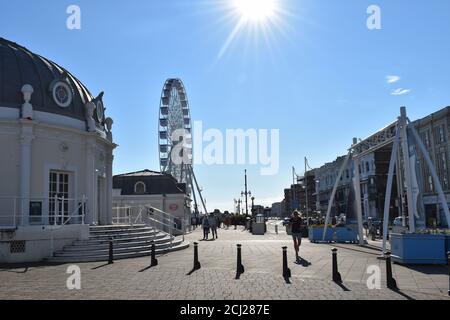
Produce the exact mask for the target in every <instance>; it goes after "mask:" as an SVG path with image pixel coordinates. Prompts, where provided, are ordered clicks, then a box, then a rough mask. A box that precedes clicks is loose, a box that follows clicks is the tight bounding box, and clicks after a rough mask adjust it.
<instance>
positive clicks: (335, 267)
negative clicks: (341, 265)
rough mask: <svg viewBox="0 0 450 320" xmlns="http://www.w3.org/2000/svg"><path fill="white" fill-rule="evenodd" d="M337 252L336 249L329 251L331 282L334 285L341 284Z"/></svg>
mask: <svg viewBox="0 0 450 320" xmlns="http://www.w3.org/2000/svg"><path fill="white" fill-rule="evenodd" d="M337 251H338V250H337V249H336V248H333V249H332V250H331V252H332V256H333V281H334V282H336V283H342V277H341V274H340V273H339V271H338V261H337Z"/></svg>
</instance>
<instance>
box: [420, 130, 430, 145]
mask: <svg viewBox="0 0 450 320" xmlns="http://www.w3.org/2000/svg"><path fill="white" fill-rule="evenodd" d="M422 142H423V144H424V145H425V147H427V148H429V147H430V132H429V131H428V130H427V131H425V132H422Z"/></svg>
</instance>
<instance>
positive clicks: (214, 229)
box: [208, 213, 217, 240]
mask: <svg viewBox="0 0 450 320" xmlns="http://www.w3.org/2000/svg"><path fill="white" fill-rule="evenodd" d="M208 222H209V227H210V228H211V233H212V237H213V240H214V236H215V237H216V239H217V219H216V217H214V213H211V214H210V215H209V217H208Z"/></svg>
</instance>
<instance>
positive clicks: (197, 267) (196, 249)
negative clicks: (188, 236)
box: [194, 242, 202, 271]
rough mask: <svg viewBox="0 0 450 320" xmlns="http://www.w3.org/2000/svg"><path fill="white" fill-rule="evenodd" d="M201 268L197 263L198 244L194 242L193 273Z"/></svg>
mask: <svg viewBox="0 0 450 320" xmlns="http://www.w3.org/2000/svg"><path fill="white" fill-rule="evenodd" d="M201 267H202V266H201V265H200V262H199V261H198V243H197V242H194V271H195V270H199V269H200V268H201Z"/></svg>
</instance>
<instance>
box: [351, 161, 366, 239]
mask: <svg viewBox="0 0 450 320" xmlns="http://www.w3.org/2000/svg"><path fill="white" fill-rule="evenodd" d="M353 163H354V166H355V177H354V180H353V184H354V187H355V199H356V216H357V218H358V235H359V244H360V245H363V244H364V232H363V219H362V204H361V178H360V174H359V165H360V160H359V158H358V157H355V158H353Z"/></svg>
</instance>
